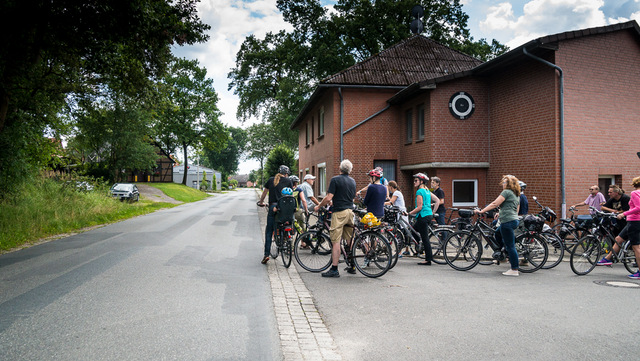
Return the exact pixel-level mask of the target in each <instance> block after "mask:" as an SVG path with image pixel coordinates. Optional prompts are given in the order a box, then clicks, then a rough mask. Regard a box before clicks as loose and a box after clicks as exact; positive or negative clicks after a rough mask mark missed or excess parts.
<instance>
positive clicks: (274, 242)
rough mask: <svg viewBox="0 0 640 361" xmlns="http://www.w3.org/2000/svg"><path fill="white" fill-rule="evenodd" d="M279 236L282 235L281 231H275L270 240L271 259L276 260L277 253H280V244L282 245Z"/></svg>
mask: <svg viewBox="0 0 640 361" xmlns="http://www.w3.org/2000/svg"><path fill="white" fill-rule="evenodd" d="M280 234H282V231H281V230H278V229H276V230H275V231H274V232H273V237H272V238H271V249H270V250H269V253H270V254H271V258H273V259H276V258H278V253H280V244H282V240H281V239H280Z"/></svg>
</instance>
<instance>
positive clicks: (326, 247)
mask: <svg viewBox="0 0 640 361" xmlns="http://www.w3.org/2000/svg"><path fill="white" fill-rule="evenodd" d="M303 243H304V244H305V245H306V247H305V248H302V244H303ZM293 254H294V255H295V257H296V261H297V262H298V264H299V265H300V267H302V268H304V269H305V270H307V271H309V272H322V271H324V270H326V269H327V268H329V266H331V240H330V239H329V236H327V235H326V234H324V233H322V232H321V231H309V232H305V233H303V234H301V235H300V236H299V237H298V238H297V239H296V241H295V243H294V245H293Z"/></svg>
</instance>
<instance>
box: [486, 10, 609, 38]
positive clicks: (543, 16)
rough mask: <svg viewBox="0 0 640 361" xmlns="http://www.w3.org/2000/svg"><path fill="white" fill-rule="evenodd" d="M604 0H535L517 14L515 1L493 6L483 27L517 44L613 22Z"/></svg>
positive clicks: (488, 31) (488, 32) (494, 34)
mask: <svg viewBox="0 0 640 361" xmlns="http://www.w3.org/2000/svg"><path fill="white" fill-rule="evenodd" d="M603 6H604V1H603V0H532V1H529V2H527V3H526V4H524V7H523V14H522V15H521V16H518V17H516V16H514V12H513V8H512V5H511V4H510V3H508V2H503V3H500V4H498V5H495V6H491V7H490V8H489V9H488V11H487V13H486V17H485V19H484V20H483V21H481V22H480V24H479V26H480V29H481V30H482V31H483V32H484V33H487V34H491V36H489V37H491V38H495V39H497V40H499V41H501V42H503V43H506V44H507V45H508V46H509V47H511V48H514V47H517V46H519V45H522V44H523V43H525V42H527V41H529V40H533V39H535V38H538V37H540V36H544V35H549V34H556V33H560V32H563V31H568V30H575V29H583V28H588V27H594V26H603V25H607V24H610V23H612V22H617V21H612V19H608V20H607V19H606V17H605V15H604V13H603V12H602V10H601V8H602V7H603Z"/></svg>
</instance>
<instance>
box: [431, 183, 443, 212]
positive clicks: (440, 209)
mask: <svg viewBox="0 0 640 361" xmlns="http://www.w3.org/2000/svg"><path fill="white" fill-rule="evenodd" d="M433 194H435V195H436V197H438V199H440V200H443V199H444V191H443V190H442V188H440V187H438V189H436V190H435V191H433ZM429 203H431V201H429ZM446 211H447V209H446V208H445V207H444V204H441V205H439V206H438V209H436V213H438V214H445V212H446Z"/></svg>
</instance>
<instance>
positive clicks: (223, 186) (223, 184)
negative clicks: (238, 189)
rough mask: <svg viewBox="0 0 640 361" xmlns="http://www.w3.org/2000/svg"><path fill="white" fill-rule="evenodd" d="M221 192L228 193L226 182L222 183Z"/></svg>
mask: <svg viewBox="0 0 640 361" xmlns="http://www.w3.org/2000/svg"><path fill="white" fill-rule="evenodd" d="M220 187H221V188H222V190H223V191H228V190H229V183H227V182H222V184H221V186H220Z"/></svg>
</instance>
